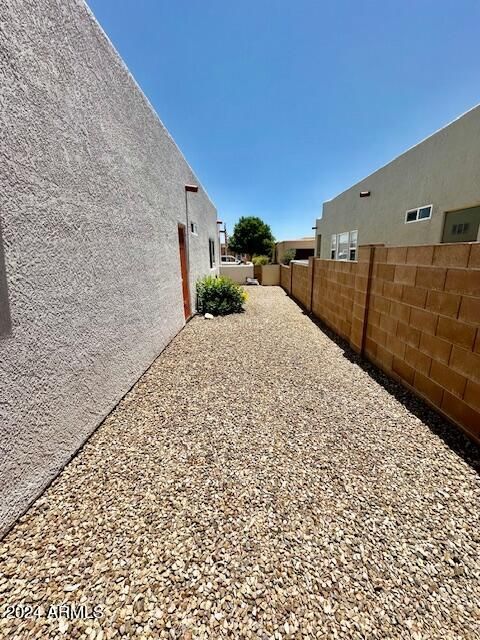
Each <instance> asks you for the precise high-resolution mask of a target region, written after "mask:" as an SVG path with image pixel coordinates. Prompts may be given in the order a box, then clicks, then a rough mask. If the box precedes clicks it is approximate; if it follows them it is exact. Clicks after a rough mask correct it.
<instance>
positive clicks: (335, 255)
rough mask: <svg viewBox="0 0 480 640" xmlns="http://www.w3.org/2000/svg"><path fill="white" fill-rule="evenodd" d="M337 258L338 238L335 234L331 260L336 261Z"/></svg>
mask: <svg viewBox="0 0 480 640" xmlns="http://www.w3.org/2000/svg"><path fill="white" fill-rule="evenodd" d="M336 257H337V236H336V234H333V236H332V244H331V247H330V259H331V260H335V259H336Z"/></svg>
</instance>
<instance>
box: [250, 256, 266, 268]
mask: <svg viewBox="0 0 480 640" xmlns="http://www.w3.org/2000/svg"><path fill="white" fill-rule="evenodd" d="M252 262H253V264H254V265H255V266H259V265H262V264H269V263H270V258H269V257H268V256H253V258H252Z"/></svg>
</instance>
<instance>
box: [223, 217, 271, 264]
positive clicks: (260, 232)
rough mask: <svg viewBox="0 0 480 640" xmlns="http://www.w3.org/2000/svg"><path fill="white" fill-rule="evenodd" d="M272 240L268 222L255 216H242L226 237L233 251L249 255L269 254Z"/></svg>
mask: <svg viewBox="0 0 480 640" xmlns="http://www.w3.org/2000/svg"><path fill="white" fill-rule="evenodd" d="M274 242H275V238H274V237H273V234H272V230H271V229H270V227H269V226H268V224H265V222H263V220H261V219H260V218H257V217H255V216H242V217H241V218H240V220H239V221H238V222H237V224H236V225H235V227H234V229H233V233H232V235H231V236H230V238H229V239H228V247H229V249H231V250H232V251H234V252H235V253H246V254H247V255H249V256H253V255H271V253H272V248H273V243H274Z"/></svg>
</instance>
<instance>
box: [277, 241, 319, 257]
mask: <svg viewBox="0 0 480 640" xmlns="http://www.w3.org/2000/svg"><path fill="white" fill-rule="evenodd" d="M290 249H294V250H295V256H294V259H295V260H308V258H309V257H310V256H313V255H314V253H315V238H314V237H313V236H311V237H307V238H299V239H298V240H282V241H281V242H276V243H275V249H274V256H273V262H279V263H281V262H282V260H283V256H284V255H285V252H286V251H289V250H290Z"/></svg>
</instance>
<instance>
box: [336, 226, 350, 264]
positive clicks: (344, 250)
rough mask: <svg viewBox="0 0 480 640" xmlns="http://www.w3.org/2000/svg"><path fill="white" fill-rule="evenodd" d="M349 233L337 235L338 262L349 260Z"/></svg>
mask: <svg viewBox="0 0 480 640" xmlns="http://www.w3.org/2000/svg"><path fill="white" fill-rule="evenodd" d="M348 235H349V234H348V231H345V232H344V233H339V234H338V235H337V260H348V240H349V237H348Z"/></svg>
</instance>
